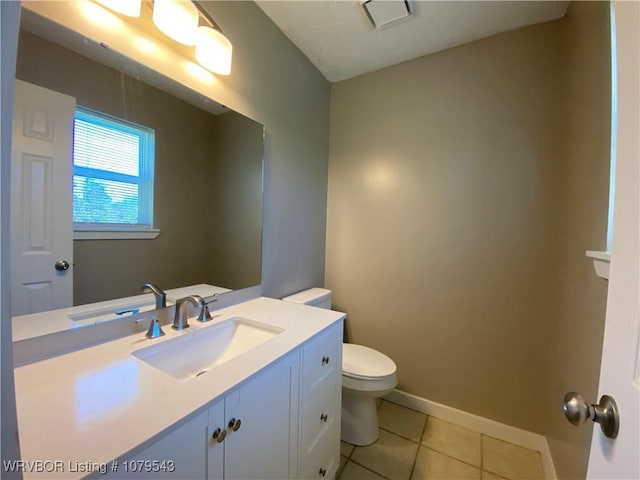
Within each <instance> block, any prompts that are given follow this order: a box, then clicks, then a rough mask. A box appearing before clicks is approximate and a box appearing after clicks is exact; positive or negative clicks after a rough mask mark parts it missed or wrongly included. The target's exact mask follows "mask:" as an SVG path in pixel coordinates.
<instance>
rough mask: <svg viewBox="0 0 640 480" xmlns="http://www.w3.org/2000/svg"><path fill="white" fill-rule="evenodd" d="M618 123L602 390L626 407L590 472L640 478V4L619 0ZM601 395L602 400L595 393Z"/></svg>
mask: <svg viewBox="0 0 640 480" xmlns="http://www.w3.org/2000/svg"><path fill="white" fill-rule="evenodd" d="M614 8H615V25H616V30H617V34H616V44H617V67H618V69H617V83H618V84H617V95H618V103H617V110H618V118H617V123H618V128H617V130H618V131H617V155H616V182H615V186H616V187H615V188H616V191H615V212H614V228H613V245H612V251H611V269H610V276H609V297H608V300H607V316H606V322H605V333H604V344H603V350H602V364H601V369H600V387H599V395H598V397H600V396H601V395H605V394H606V395H611V396H612V397H613V398H614V399H615V401H616V403H617V405H618V409H619V414H620V427H619V428H620V429H619V432H618V436H617V437H616V438H614V439H610V438H607V437H605V436H604V434H603V433H602V431H601V430H600V428H594V429H593V439H592V442H591V454H590V457H589V469H588V472H587V476H588V477H589V478H616V479H618V478H620V479H622V478H634V479H637V478H640V462H639V461H638V452H640V390H639V389H640V366H639V363H640V313H639V310H638V299H639V296H640V295H639V293H640V282H639V274H640V248H639V239H640V208H639V205H640V187H639V185H640V168H639V167H640V146H639V140H638V136H639V132H640V59H639V57H638V51H639V50H640V35H639V32H640V3H638V2H624V1H621V2H615V4H614ZM587 400H588V401H590V402H591V401H597V399H593V400H592V399H587Z"/></svg>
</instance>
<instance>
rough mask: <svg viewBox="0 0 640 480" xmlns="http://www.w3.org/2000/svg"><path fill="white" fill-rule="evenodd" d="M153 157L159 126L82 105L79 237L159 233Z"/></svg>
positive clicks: (76, 181)
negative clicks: (157, 127)
mask: <svg viewBox="0 0 640 480" xmlns="http://www.w3.org/2000/svg"><path fill="white" fill-rule="evenodd" d="M153 163H154V131H153V129H151V128H147V127H144V126H141V125H136V124H134V123H131V122H128V121H126V120H122V119H119V118H116V117H112V116H110V115H106V114H103V113H100V112H96V111H94V110H90V109H88V108H84V107H77V108H76V116H75V120H74V134H73V225H74V238H76V239H110V238H155V237H156V236H157V235H158V233H159V232H158V231H157V230H153Z"/></svg>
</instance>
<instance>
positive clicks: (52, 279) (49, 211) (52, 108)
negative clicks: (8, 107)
mask: <svg viewBox="0 0 640 480" xmlns="http://www.w3.org/2000/svg"><path fill="white" fill-rule="evenodd" d="M74 114H75V99H74V98H73V97H69V96H67V95H62V94H60V93H57V92H54V91H51V90H47V89H45V88H42V87H38V86H36V85H31V84H29V83H26V82H22V81H20V80H16V83H15V104H14V122H13V139H12V153H11V162H12V163H11V287H12V288H11V291H12V297H11V303H12V315H14V316H16V315H24V314H28V313H36V312H40V311H45V310H52V309H56V308H64V307H70V306H72V305H73V291H72V289H73V267H71V268H70V269H68V270H66V271H58V270H56V269H55V267H54V265H55V263H56V262H57V261H59V260H66V261H67V262H68V263H69V264H70V265H73V223H72V175H73V160H72V145H73V118H74Z"/></svg>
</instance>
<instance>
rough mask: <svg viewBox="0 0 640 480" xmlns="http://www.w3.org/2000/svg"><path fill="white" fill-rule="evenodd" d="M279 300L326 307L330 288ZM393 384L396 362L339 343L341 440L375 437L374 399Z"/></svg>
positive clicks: (366, 441)
mask: <svg viewBox="0 0 640 480" xmlns="http://www.w3.org/2000/svg"><path fill="white" fill-rule="evenodd" d="M283 300H284V301H287V302H295V303H303V304H305V305H311V306H314V307H318V308H328V309H330V308H331V290H326V289H324V288H311V289H309V290H305V291H303V292H299V293H296V294H294V295H291V296H288V297H285V298H283ZM397 384H398V377H397V374H396V364H395V363H394V362H393V360H391V359H390V358H389V357H387V356H386V355H385V354H383V353H380V352H378V351H376V350H374V349H372V348H369V347H365V346H363V345H354V344H351V343H343V344H342V432H341V437H342V440H344V441H345V442H349V443H352V444H354V445H369V444H371V443H373V442H375V441H376V440H377V439H378V413H377V409H376V398H379V397H382V396H384V395H386V394H387V393H389V392H391V390H393V389H394V388H395V387H396V385H397Z"/></svg>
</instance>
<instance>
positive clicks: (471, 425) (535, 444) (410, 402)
mask: <svg viewBox="0 0 640 480" xmlns="http://www.w3.org/2000/svg"><path fill="white" fill-rule="evenodd" d="M385 400H389V401H390V402H393V403H397V404H398V405H402V406H403V407H407V408H411V409H413V410H416V411H418V412H422V413H426V414H427V415H432V416H434V417H437V418H440V419H442V420H446V421H448V422H451V423H455V424H456V425H460V426H461V427H465V428H468V429H469V430H474V431H476V432H480V433H482V434H484V435H489V436H490V437H494V438H498V439H500V440H504V441H506V442H510V443H513V444H514V445H519V446H521V447H525V448H529V449H531V450H537V451H539V452H540V457H541V458H542V468H543V469H544V474H545V478H546V480H557V478H558V476H557V474H556V469H555V466H554V465H553V459H552V458H551V451H550V450H549V444H548V443H547V439H546V437H544V436H543V435H539V434H537V433H533V432H529V431H527V430H522V429H521V428H516V427H512V426H510V425H506V424H504V423H500V422H496V421H495V420H491V419H488V418H484V417H480V416H478V415H474V414H473V413H468V412H464V411H462V410H458V409H456V408H453V407H448V406H446V405H442V404H441V403H436V402H433V401H431V400H427V399H425V398H421V397H417V396H415V395H412V394H410V393H406V392H403V391H401V390H393V391H392V392H391V393H390V394H388V395H387V396H386V397H385Z"/></svg>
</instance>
